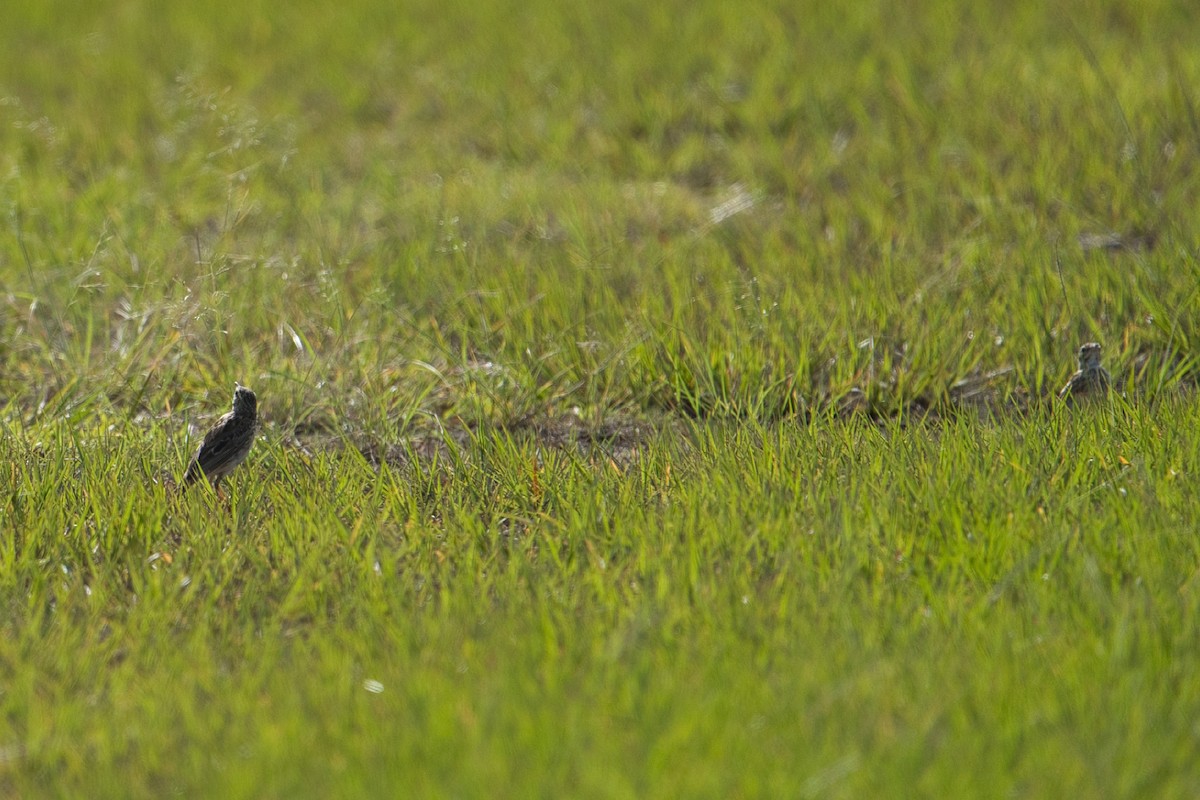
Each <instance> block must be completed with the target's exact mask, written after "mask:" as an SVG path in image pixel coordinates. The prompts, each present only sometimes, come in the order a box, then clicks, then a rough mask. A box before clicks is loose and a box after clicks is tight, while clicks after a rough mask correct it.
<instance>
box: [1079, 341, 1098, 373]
mask: <svg viewBox="0 0 1200 800" xmlns="http://www.w3.org/2000/svg"><path fill="white" fill-rule="evenodd" d="M1099 366H1100V344H1099V343H1098V342H1088V343H1087V344H1085V345H1083V346H1082V347H1080V348H1079V368H1080V369H1085V370H1086V369H1095V368H1096V367H1099Z"/></svg>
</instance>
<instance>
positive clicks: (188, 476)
mask: <svg viewBox="0 0 1200 800" xmlns="http://www.w3.org/2000/svg"><path fill="white" fill-rule="evenodd" d="M257 431H258V398H257V397H255V396H254V392H252V391H250V390H249V389H247V388H246V387H245V386H242V385H241V384H240V383H238V384H234V390H233V410H232V411H230V412H229V413H228V414H226V415H225V416H223V417H221V418H220V419H219V420H217V424H216V425H214V426H213V428H212V430H210V431H209V432H208V433H207V434H206V435H205V437H204V441H203V442H201V443H200V449H199V450H197V451H196V455H195V456H193V457H192V461H191V463H190V464H188V468H187V472H186V473H184V476H183V485H184V487H185V488H186V487H188V486H191V485H192V484H193V483H195V482H196V481H198V480H200V478H201V477H205V478H208V480H209V483H211V484H212V486H213V489H219V488H220V484H221V479H222V478H224V477H225V476H226V475H228V474H229V473H230V472H233V470H234V468H235V467H237V465H238V464H241V463H242V462H243V461H245V460H246V456H248V455H249V454H250V446H251V445H253V444H254V434H255V433H256V432H257Z"/></svg>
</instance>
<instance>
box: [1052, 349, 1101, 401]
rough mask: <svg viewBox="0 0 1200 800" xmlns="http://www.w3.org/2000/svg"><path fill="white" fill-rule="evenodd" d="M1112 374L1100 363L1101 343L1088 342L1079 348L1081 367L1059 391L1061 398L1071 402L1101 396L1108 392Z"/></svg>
mask: <svg viewBox="0 0 1200 800" xmlns="http://www.w3.org/2000/svg"><path fill="white" fill-rule="evenodd" d="M1110 385H1112V376H1111V375H1109V374H1108V370H1106V369H1105V368H1104V367H1103V366H1101V364H1100V345H1099V344H1097V343H1096V342H1088V343H1087V344H1085V345H1083V346H1082V347H1080V348H1079V369H1077V370H1075V374H1074V375H1072V376H1071V379H1070V380H1068V381H1067V385H1066V386H1064V387H1063V388H1062V390H1061V391H1060V392H1059V393H1058V397H1059V399H1060V400H1066V401H1067V402H1071V401H1073V400H1079V399H1083V398H1085V397H1100V396H1102V395H1104V394H1107V393H1108V387H1109V386H1110Z"/></svg>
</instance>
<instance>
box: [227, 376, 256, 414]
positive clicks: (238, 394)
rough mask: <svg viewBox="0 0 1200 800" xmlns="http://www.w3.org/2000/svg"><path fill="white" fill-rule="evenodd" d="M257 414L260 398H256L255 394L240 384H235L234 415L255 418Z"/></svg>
mask: <svg viewBox="0 0 1200 800" xmlns="http://www.w3.org/2000/svg"><path fill="white" fill-rule="evenodd" d="M257 412H258V398H257V397H255V395H254V392H252V391H251V390H250V389H247V388H246V387H245V386H242V385H241V384H240V383H235V384H234V389H233V413H234V414H237V415H238V416H243V415H246V416H254V415H255V414H256V413H257Z"/></svg>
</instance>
